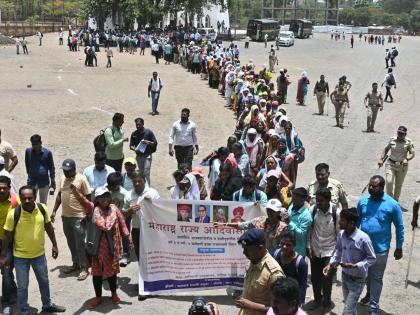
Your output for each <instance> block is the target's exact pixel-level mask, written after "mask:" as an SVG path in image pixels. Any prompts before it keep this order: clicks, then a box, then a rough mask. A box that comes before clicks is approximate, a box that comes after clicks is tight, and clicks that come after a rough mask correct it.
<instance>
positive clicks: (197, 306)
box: [188, 296, 211, 315]
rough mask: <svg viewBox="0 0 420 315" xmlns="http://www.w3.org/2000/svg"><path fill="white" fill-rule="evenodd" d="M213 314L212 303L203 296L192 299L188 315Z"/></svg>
mask: <svg viewBox="0 0 420 315" xmlns="http://www.w3.org/2000/svg"><path fill="white" fill-rule="evenodd" d="M209 314H211V309H210V305H208V304H207V303H206V300H204V298H203V297H201V296H199V297H195V298H194V299H193V301H192V304H191V307H190V310H189V311H188V315H209Z"/></svg>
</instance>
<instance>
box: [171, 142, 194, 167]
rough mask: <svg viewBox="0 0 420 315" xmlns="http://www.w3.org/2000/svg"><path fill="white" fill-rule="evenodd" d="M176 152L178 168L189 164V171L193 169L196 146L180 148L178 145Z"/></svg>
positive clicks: (175, 147)
mask: <svg viewBox="0 0 420 315" xmlns="http://www.w3.org/2000/svg"><path fill="white" fill-rule="evenodd" d="M174 150H175V157H176V160H177V162H178V168H179V165H180V164H183V163H184V164H187V165H188V167H189V169H191V168H192V161H193V155H194V146H192V145H188V146H180V145H176V146H174Z"/></svg>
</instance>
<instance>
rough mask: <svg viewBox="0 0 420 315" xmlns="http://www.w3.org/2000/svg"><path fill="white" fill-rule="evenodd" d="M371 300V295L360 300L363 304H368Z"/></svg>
mask: <svg viewBox="0 0 420 315" xmlns="http://www.w3.org/2000/svg"><path fill="white" fill-rule="evenodd" d="M369 301H370V297H369V296H365V297H364V298H363V299H361V300H360V302H359V304H360V305H363V306H368V305H369Z"/></svg>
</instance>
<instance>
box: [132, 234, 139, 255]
mask: <svg viewBox="0 0 420 315" xmlns="http://www.w3.org/2000/svg"><path fill="white" fill-rule="evenodd" d="M131 239H132V240H133V246H134V252H135V253H136V256H137V260H140V254H139V252H140V248H139V243H140V229H136V228H132V229H131Z"/></svg>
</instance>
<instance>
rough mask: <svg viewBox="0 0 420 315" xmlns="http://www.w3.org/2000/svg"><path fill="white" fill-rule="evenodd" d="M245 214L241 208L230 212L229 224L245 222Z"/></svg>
mask: <svg viewBox="0 0 420 315" xmlns="http://www.w3.org/2000/svg"><path fill="white" fill-rule="evenodd" d="M244 213H245V209H244V208H243V207H235V208H233V210H232V214H231V218H232V219H231V220H230V222H231V223H240V222H245V220H244V218H243V216H244Z"/></svg>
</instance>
